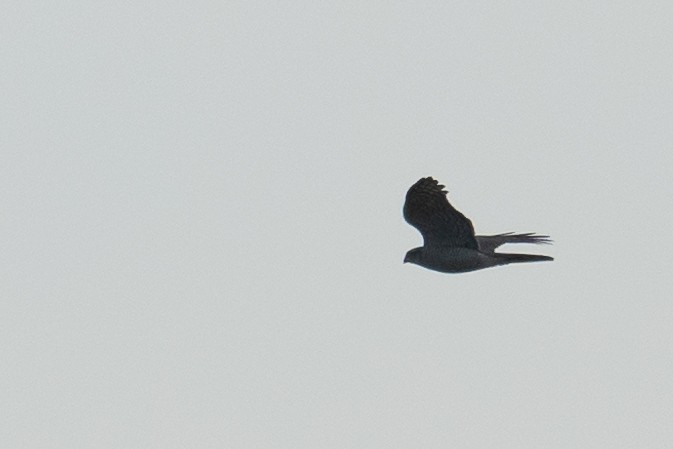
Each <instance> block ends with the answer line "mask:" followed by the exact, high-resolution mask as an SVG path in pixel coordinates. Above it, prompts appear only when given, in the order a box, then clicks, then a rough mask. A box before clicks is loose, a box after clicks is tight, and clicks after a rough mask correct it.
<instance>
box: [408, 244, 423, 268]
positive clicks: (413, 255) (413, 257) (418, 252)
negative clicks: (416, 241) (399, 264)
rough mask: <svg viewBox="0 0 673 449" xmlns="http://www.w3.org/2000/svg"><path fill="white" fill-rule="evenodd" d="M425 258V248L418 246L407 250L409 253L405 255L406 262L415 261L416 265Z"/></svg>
mask: <svg viewBox="0 0 673 449" xmlns="http://www.w3.org/2000/svg"><path fill="white" fill-rule="evenodd" d="M422 258H423V248H421V247H418V248H414V249H410V250H409V251H407V255H406V256H404V263H407V262H409V263H415V264H416V265H419V264H420V262H421V260H422Z"/></svg>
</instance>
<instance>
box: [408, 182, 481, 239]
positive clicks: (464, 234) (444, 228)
mask: <svg viewBox="0 0 673 449" xmlns="http://www.w3.org/2000/svg"><path fill="white" fill-rule="evenodd" d="M443 189H444V186H443V185H441V184H439V183H438V182H437V181H436V180H435V179H433V178H432V177H427V178H422V179H420V180H419V181H418V182H416V184H414V185H413V186H411V187H410V188H409V191H408V192H407V198H406V201H405V203H404V219H405V220H406V221H407V222H408V223H409V224H410V225H411V226H413V227H415V228H416V229H418V230H419V232H420V233H421V235H422V236H423V241H424V245H425V246H426V247H432V246H451V247H461V248H471V249H475V250H478V249H479V247H478V245H477V240H476V239H475V237H474V227H473V226H472V222H471V221H470V220H469V219H467V218H466V217H465V215H463V214H461V213H460V212H459V211H457V210H456V209H455V208H454V207H453V206H452V205H451V204H450V203H449V200H448V198H447V197H446V194H447V192H446V191H445V190H443Z"/></svg>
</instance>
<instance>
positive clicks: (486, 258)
mask: <svg viewBox="0 0 673 449" xmlns="http://www.w3.org/2000/svg"><path fill="white" fill-rule="evenodd" d="M443 188H444V186H443V185H440V184H439V183H438V182H437V181H436V180H434V179H433V178H431V177H428V178H422V179H420V180H419V181H418V182H416V183H415V184H414V185H413V186H411V188H409V191H408V192H407V197H406V201H405V203H404V218H405V219H406V220H407V222H408V223H409V224H410V225H412V226H414V227H415V228H416V229H418V230H419V231H420V233H421V234H422V235H423V246H422V247H418V248H414V249H412V250H409V251H408V252H407V255H406V257H405V258H404V261H405V262H410V263H413V264H416V265H420V266H422V267H425V268H428V269H430V270H435V271H440V272H443V273H464V272H468V271H475V270H481V269H483V268H488V267H494V266H497V265H507V264H510V263H521V262H540V261H545V260H553V259H552V258H551V257H549V256H540V255H534V254H508V253H497V252H495V249H496V248H498V247H499V246H501V245H503V244H505V243H536V244H540V243H551V240H550V239H549V237H548V236H546V235H536V234H533V233H526V234H513V233H511V232H510V233H506V234H497V235H488V236H478V235H475V233H474V228H473V226H472V222H471V221H470V220H469V219H467V218H466V217H465V216H464V215H463V214H461V213H460V212H459V211H457V210H456V209H455V208H454V207H453V206H451V204H450V203H449V200H448V199H447V197H446V193H447V192H446V191H444V190H442V189H443Z"/></svg>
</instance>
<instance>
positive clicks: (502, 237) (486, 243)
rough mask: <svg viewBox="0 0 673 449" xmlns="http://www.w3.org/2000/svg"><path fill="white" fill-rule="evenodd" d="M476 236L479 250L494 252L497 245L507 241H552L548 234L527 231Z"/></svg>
mask: <svg viewBox="0 0 673 449" xmlns="http://www.w3.org/2000/svg"><path fill="white" fill-rule="evenodd" d="M475 238H476V239H477V245H479V250H480V251H482V252H485V253H492V252H493V251H495V249H496V248H497V247H499V246H501V245H504V244H505V243H533V244H536V245H549V244H551V243H552V240H551V239H550V238H549V236H548V235H538V234H535V233H534V232H526V233H525V234H514V233H513V232H507V233H505V234H497V235H478V236H476V237H475Z"/></svg>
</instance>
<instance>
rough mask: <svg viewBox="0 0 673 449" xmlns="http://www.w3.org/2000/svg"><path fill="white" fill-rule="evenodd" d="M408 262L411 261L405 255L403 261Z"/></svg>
mask: <svg viewBox="0 0 673 449" xmlns="http://www.w3.org/2000/svg"><path fill="white" fill-rule="evenodd" d="M407 262H409V259H408V258H407V256H406V255H405V256H404V262H402V263H407Z"/></svg>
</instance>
